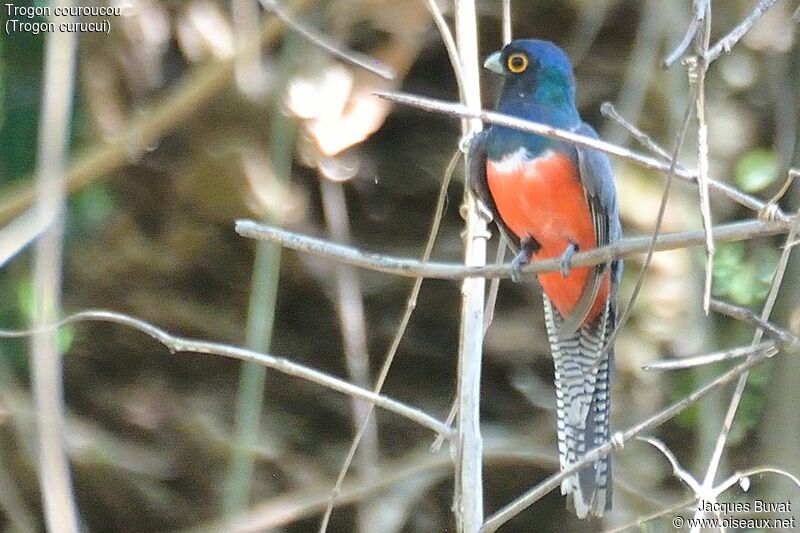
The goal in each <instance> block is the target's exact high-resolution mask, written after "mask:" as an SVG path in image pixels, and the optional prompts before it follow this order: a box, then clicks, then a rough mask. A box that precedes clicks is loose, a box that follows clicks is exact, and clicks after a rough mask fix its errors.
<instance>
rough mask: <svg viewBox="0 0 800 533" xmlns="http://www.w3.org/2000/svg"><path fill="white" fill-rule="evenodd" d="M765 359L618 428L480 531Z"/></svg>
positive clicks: (496, 525) (746, 364)
mask: <svg viewBox="0 0 800 533" xmlns="http://www.w3.org/2000/svg"><path fill="white" fill-rule="evenodd" d="M767 359H768V357H767V355H766V354H763V353H761V354H755V355H754V356H753V357H750V358H749V359H747V360H746V361H744V362H743V363H741V364H740V365H738V366H735V367H734V368H732V369H730V370H728V371H727V372H725V373H724V374H722V375H720V376H719V377H717V378H716V379H714V380H713V381H711V382H710V383H708V384H707V385H705V386H703V387H701V388H700V389H697V390H696V391H694V392H693V393H691V394H690V395H688V396H687V397H685V398H683V399H682V400H680V401H678V402H676V403H674V404H672V405H671V406H669V407H667V408H666V409H664V410H662V411H661V412H659V413H657V414H656V415H654V416H652V417H650V418H648V419H647V420H645V421H644V422H641V423H639V424H637V425H635V426H633V427H632V428H630V429H627V430H625V431H622V432H617V433H615V434H614V435H613V436H612V438H611V440H610V441H609V442H607V443H605V444H603V445H602V446H599V447H597V448H594V449H592V450H590V451H589V452H588V453H587V454H586V455H584V456H583V457H582V458H581V459H580V461H577V462H576V463H574V464H572V465H570V466H569V467H568V468H565V469H564V470H562V471H560V472H558V473H556V474H553V475H552V476H550V477H549V478H547V479H546V480H544V481H543V482H542V483H540V484H538V485H537V486H536V487H534V488H532V489H531V490H529V491H528V492H526V493H525V494H523V495H522V496H520V497H519V498H517V499H516V500H514V501H513V502H511V503H510V504H508V505H507V506H505V507H503V508H502V509H501V510H500V511H498V512H496V513H495V514H493V515H492V516H490V517H489V518H488V519H487V520H486V522H484V524H483V527H482V528H481V530H480V533H492V532H494V531H497V529H498V528H499V527H500V526H502V525H503V524H505V523H506V522H508V521H509V520H511V519H512V518H514V517H515V516H516V515H518V514H519V513H520V512H522V511H523V510H525V509H526V508H527V507H529V506H530V505H531V504H533V503H534V502H536V501H538V500H539V499H541V498H542V497H543V496H545V495H546V494H547V493H549V492H550V491H552V490H554V489H555V488H557V487H558V486H559V485H560V484H561V481H562V480H564V479H565V478H567V477H569V476H571V475H573V474H574V473H576V472H578V471H580V470H582V469H583V468H585V467H586V466H588V465H590V464H592V463H594V462H595V461H597V460H598V459H600V458H602V457H605V456H606V455H608V454H609V453H611V451H612V450H614V449H621V448H622V447H623V445H624V444H625V443H626V442H627V441H629V440H630V439H632V438H634V437H637V436H639V435H640V434H642V433H644V432H645V431H649V430H651V429H653V428H655V427H658V426H660V425H661V424H663V423H664V422H666V421H667V420H670V419H672V418H674V417H675V416H676V415H678V414H679V413H681V412H682V411H684V410H685V409H687V408H688V407H690V406H691V405H694V404H695V403H697V402H698V401H699V400H701V399H702V398H704V397H705V396H707V395H708V394H710V393H711V392H714V391H715V390H717V389H719V388H721V387H723V386H725V385H727V384H728V383H730V382H732V381H733V380H735V379H736V378H737V377H739V376H740V375H742V374H743V373H745V372H747V371H748V370H750V369H751V368H753V367H754V366H756V365H758V364H760V363H763V362H764V361H766V360H767Z"/></svg>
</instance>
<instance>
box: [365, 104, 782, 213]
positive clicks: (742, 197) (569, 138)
mask: <svg viewBox="0 0 800 533" xmlns="http://www.w3.org/2000/svg"><path fill="white" fill-rule="evenodd" d="M375 95H376V96H378V97H380V98H385V99H387V100H391V101H392V102H396V103H399V104H402V105H407V106H410V107H415V108H417V109H422V110H425V111H431V112H435V113H441V114H443V115H449V116H454V117H460V118H474V119H479V120H481V121H483V122H485V123H489V124H497V125H500V126H506V127H508V128H514V129H517V130H520V131H527V132H531V133H535V134H537V135H542V136H544V137H550V138H552V139H559V140H562V141H566V142H569V143H572V144H575V145H578V146H586V147H587V148H593V149H595V150H599V151H601V152H605V153H607V154H611V155H615V156H617V157H621V158H623V159H626V160H628V161H631V162H633V163H635V164H637V165H640V166H642V167H644V168H647V169H650V170H657V171H659V172H669V167H670V165H669V163H665V162H663V161H660V160H658V159H655V158H652V157H648V156H646V155H643V154H641V153H638V152H634V151H632V150H628V149H627V148H624V147H622V146H618V145H616V144H613V143H610V142H607V141H603V140H599V139H594V138H592V137H586V136H583V135H578V134H577V133H573V132H571V131H567V130H561V129H558V128H554V127H552V126H548V125H546V124H542V123H539V122H532V121H530V120H523V119H520V118H517V117H512V116H510V115H504V114H502V113H497V112H494V111H485V110H472V109H468V108H467V107H465V106H464V105H462V104H459V103H454V102H446V101H443V100H436V99H434V98H427V97H422V96H416V95H410V94H405V93H397V92H380V91H379V92H376V93H375ZM675 175H676V176H678V177H679V178H681V179H683V180H684V181H687V182H689V183H694V184H696V183H697V173H695V172H692V171H689V170H685V169H681V168H676V169H675ZM708 185H709V187H710V188H712V189H714V190H716V191H719V192H721V193H723V194H724V195H725V196H727V197H728V198H730V199H731V200H733V201H734V202H737V203H739V204H741V205H743V206H745V207H747V208H748V209H751V210H753V211H759V210H761V209H763V208H764V205H765V203H764V202H763V201H761V200H760V199H758V198H756V197H754V196H751V195H749V194H746V193H744V192H742V191H740V190H739V189H737V188H735V187H732V186H730V185H728V184H726V183H723V182H721V181H717V180H714V179H709V180H708ZM776 219H779V220H780V219H785V215H783V213H780V212H778V213H777V214H776Z"/></svg>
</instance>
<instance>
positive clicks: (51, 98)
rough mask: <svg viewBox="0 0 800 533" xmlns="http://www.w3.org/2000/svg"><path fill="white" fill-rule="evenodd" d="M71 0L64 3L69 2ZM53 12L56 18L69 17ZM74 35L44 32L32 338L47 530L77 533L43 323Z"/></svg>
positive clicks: (56, 253) (51, 301)
mask: <svg viewBox="0 0 800 533" xmlns="http://www.w3.org/2000/svg"><path fill="white" fill-rule="evenodd" d="M69 4H70V2H69V1H65V2H64V3H63V4H62V5H64V6H68V5H69ZM70 21H71V18H70V17H57V20H56V22H58V23H60V22H70ZM76 40H77V35H76V34H75V33H70V32H56V33H50V34H48V35H47V41H46V46H45V54H46V55H45V78H44V91H43V94H42V114H41V117H42V118H41V121H40V123H39V146H38V158H39V159H38V169H37V178H36V179H37V188H38V190H37V198H36V209H37V212H38V215H39V216H40V217H42V218H43V219H44V220H43V221H44V222H45V223H47V224H49V227H48V228H47V230H45V231H44V233H43V234H42V236H41V237H40V238H39V240H38V241H37V243H36V247H35V251H34V273H33V276H34V279H33V283H34V289H35V303H36V308H35V314H34V328H35V329H36V332H35V333H34V334H33V338H32V342H31V372H32V376H31V380H32V386H33V398H34V404H35V410H36V423H37V437H38V454H39V463H38V467H39V487H40V490H41V493H42V499H43V503H42V507H43V508H44V514H45V522H46V525H47V529H48V530H49V531H59V532H62V531H63V532H77V531H78V510H77V508H76V505H75V501H74V498H73V494H72V476H71V474H70V470H69V460H68V458H67V455H66V452H65V442H64V440H65V439H64V397H63V396H64V395H63V390H64V389H63V382H62V360H61V352H60V350H59V347H58V330H56V329H52V328H46V329H45V328H43V327H42V328H41V329H39V328H40V327H41V326H44V325H46V324H52V323H53V322H55V321H56V320H58V315H59V307H60V300H61V298H60V292H61V252H62V250H61V246H62V238H63V235H64V203H65V194H66V190H65V188H64V184H63V182H62V181H61V176H62V175H63V173H64V168H65V166H66V165H65V159H66V154H67V150H68V147H69V126H70V120H71V115H72V96H73V86H74V81H75V72H74V70H75V47H76Z"/></svg>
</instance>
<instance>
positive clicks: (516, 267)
mask: <svg viewBox="0 0 800 533" xmlns="http://www.w3.org/2000/svg"><path fill="white" fill-rule="evenodd" d="M519 244H520V246H519V251H518V252H517V255H515V256H514V259H512V260H511V280H512V281H513V282H514V283H519V282H520V281H522V267H524V266H525V265H527V264H528V263H530V262H531V256H532V255H533V254H534V253H536V251H537V250H538V249H539V248H541V247H542V246H541V245H540V244H539V243H538V242H537V241H536V239H534V238H533V237H531V236H530V235H528V236H527V237H525V238H524V239H522V241H521V242H520V243H519Z"/></svg>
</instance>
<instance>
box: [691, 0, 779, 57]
mask: <svg viewBox="0 0 800 533" xmlns="http://www.w3.org/2000/svg"><path fill="white" fill-rule="evenodd" d="M777 2H778V0H761V1H760V2H759V3H758V5H756V7H755V9H753V11H752V12H750V14H749V15H747V17H745V19H744V20H742V22H740V23H739V25H738V26H736V27H735V28H734V29H733V30H731V32H730V33H729V34H728V35H726V36H725V37H723V38H722V39H720V40H719V41H717V44H715V45H714V46H713V47H711V49H710V50H709V51H708V53H706V63H707V64H711V63H712V62H713V61H715V60H716V59H717V58H718V57H719V56H720V55H721V54H722V53H723V52H724V53H728V52H730V51H731V49H732V48H733V47H734V45H735V44H736V43H738V42H739V39H741V38H742V37H744V34H745V33H747V32H748V31H750V28H752V27H753V25H755V23H756V22H758V19H760V18H761V17H762V16H763V15H764V13H766V12H767V10H768V9H769V8H771V7H772V6H774V5H775V4H776V3H777Z"/></svg>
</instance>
